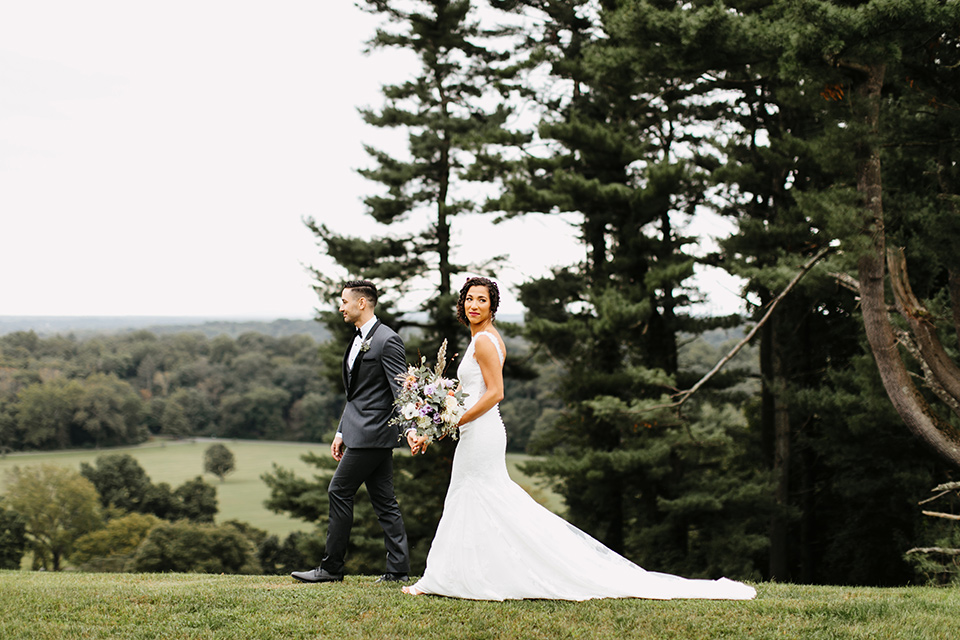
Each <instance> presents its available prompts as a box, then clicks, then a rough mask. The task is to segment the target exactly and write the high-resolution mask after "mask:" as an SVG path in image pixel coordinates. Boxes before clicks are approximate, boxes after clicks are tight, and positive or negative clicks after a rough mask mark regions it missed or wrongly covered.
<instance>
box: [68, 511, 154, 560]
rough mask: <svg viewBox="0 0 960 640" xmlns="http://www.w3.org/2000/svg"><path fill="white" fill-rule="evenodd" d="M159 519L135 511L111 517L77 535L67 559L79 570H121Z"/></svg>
mask: <svg viewBox="0 0 960 640" xmlns="http://www.w3.org/2000/svg"><path fill="white" fill-rule="evenodd" d="M160 522H161V521H160V519H159V518H157V517H155V516H151V515H143V514H139V513H130V514H127V515H125V516H122V517H120V518H114V519H113V520H110V521H109V522H108V523H107V525H106V526H105V527H104V528H103V529H99V530H97V531H92V532H90V533H88V534H86V535H84V536H81V537H80V538H79V539H78V540H77V542H76V544H75V545H74V549H73V553H72V554H71V556H70V562H71V563H72V564H73V565H74V566H76V567H78V568H80V569H82V570H83V571H102V572H118V571H124V570H126V569H128V568H129V566H128V565H129V563H130V560H131V559H132V558H133V554H134V553H135V552H136V550H137V548H138V547H139V546H140V544H141V543H142V542H143V541H144V540H145V539H146V537H147V536H148V535H149V533H150V531H151V530H152V529H153V528H154V527H155V526H157V525H158V524H160Z"/></svg>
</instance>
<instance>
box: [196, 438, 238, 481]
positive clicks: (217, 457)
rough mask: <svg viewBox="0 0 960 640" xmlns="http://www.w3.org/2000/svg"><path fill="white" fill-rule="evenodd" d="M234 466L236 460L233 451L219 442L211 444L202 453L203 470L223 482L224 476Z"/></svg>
mask: <svg viewBox="0 0 960 640" xmlns="http://www.w3.org/2000/svg"><path fill="white" fill-rule="evenodd" d="M236 468H237V462H236V460H235V459H234V457H233V452H232V451H230V449H227V446H226V445H224V444H220V443H219V442H218V443H216V444H212V445H210V446H209V447H207V450H206V451H205V452H204V454H203V470H204V471H206V472H207V473H212V474H213V475H215V476H217V477H218V478H220V482H223V478H224V476H226V475H227V474H228V473H230V472H231V471H233V470H235V469H236Z"/></svg>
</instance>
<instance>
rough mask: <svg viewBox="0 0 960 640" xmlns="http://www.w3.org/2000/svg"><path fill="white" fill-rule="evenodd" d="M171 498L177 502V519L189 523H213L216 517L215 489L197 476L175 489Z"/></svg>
mask: <svg viewBox="0 0 960 640" xmlns="http://www.w3.org/2000/svg"><path fill="white" fill-rule="evenodd" d="M173 496H174V497H175V498H176V499H177V500H178V502H179V505H178V506H179V512H178V513H177V517H178V518H186V519H187V520H189V521H191V522H213V517H214V516H215V515H217V489H216V488H215V487H212V486H210V485H209V484H207V483H206V482H204V481H203V478H201V477H200V476H197V477H196V478H194V479H193V480H187V481H186V482H184V483H183V484H182V485H180V486H179V487H177V488H176V490H175V491H174V492H173Z"/></svg>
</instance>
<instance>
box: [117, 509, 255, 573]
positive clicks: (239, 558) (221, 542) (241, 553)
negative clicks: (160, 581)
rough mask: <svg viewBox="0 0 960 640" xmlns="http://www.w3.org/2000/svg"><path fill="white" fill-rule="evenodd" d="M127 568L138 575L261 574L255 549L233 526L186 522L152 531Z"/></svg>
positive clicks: (159, 527) (165, 524)
mask: <svg viewBox="0 0 960 640" xmlns="http://www.w3.org/2000/svg"><path fill="white" fill-rule="evenodd" d="M130 566H131V568H132V569H133V570H134V571H137V572H162V573H167V572H182V573H244V574H257V573H260V564H259V561H258V560H257V550H256V547H255V545H254V544H253V543H252V542H251V541H250V540H249V539H248V538H247V537H246V536H245V535H244V534H243V533H242V532H241V531H240V530H238V529H237V528H236V527H235V526H232V525H230V524H223V525H219V526H214V525H211V524H194V523H192V522H186V521H180V522H175V523H163V524H159V525H157V526H156V527H154V528H153V529H152V530H151V531H150V534H149V535H148V536H147V538H146V539H145V540H144V541H143V543H142V544H141V545H140V546H139V547H138V548H137V551H136V553H135V554H134V556H133V558H132V560H131V565H130Z"/></svg>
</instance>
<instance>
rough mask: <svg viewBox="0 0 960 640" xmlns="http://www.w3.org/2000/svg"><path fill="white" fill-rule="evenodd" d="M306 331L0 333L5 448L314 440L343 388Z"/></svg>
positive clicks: (330, 424) (0, 426) (333, 419)
mask: <svg viewBox="0 0 960 640" xmlns="http://www.w3.org/2000/svg"><path fill="white" fill-rule="evenodd" d="M319 369H320V359H319V353H318V349H317V344H316V342H315V341H314V340H313V339H312V338H310V337H308V336H304V335H296V336H286V337H279V338H274V337H271V336H267V335H264V334H259V333H252V332H251V333H245V334H243V335H240V336H238V337H237V338H231V337H228V336H225V335H220V336H216V337H213V338H208V337H206V336H204V335H202V334H199V333H182V334H174V335H161V336H158V335H155V334H153V333H150V332H148V331H137V332H134V333H128V334H119V335H106V336H95V337H89V338H86V339H82V340H81V339H77V338H75V337H72V336H59V335H58V336H53V337H47V338H41V337H39V336H38V335H37V334H36V333H34V332H32V331H27V332H15V333H10V334H7V335H4V336H0V448H3V449H5V450H13V451H20V450H27V449H39V450H43V449H64V448H75V447H106V446H117V445H125V444H136V443H139V442H143V441H144V440H146V439H147V438H148V437H149V436H150V435H164V436H170V437H175V438H183V437H191V436H215V437H224V438H252V439H270V440H295V441H314V442H315V441H319V440H321V439H323V437H324V436H325V434H327V433H328V432H329V431H330V430H331V429H334V428H335V427H336V423H337V420H338V419H339V414H340V411H341V407H342V402H343V401H342V397H341V391H340V390H339V389H338V388H337V387H336V385H335V384H332V383H331V382H329V381H328V380H327V379H326V378H324V377H321V376H320V375H318V372H319Z"/></svg>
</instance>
